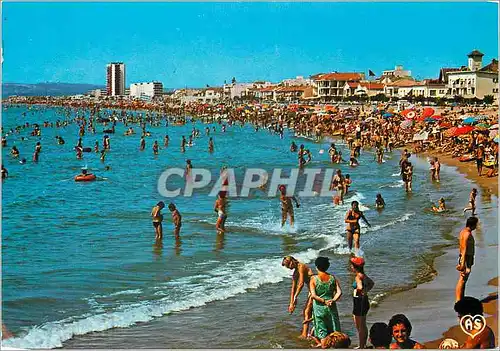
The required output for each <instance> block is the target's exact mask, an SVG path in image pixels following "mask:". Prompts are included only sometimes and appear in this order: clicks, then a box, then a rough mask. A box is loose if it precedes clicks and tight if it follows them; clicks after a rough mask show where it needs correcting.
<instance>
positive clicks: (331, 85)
mask: <svg viewBox="0 0 500 351" xmlns="http://www.w3.org/2000/svg"><path fill="white" fill-rule="evenodd" d="M364 78H365V74H364V73H356V72H352V73H351V72H349V73H339V72H333V73H326V74H319V75H315V76H313V78H312V79H313V81H314V85H313V88H314V89H313V91H314V95H315V96H316V97H318V98H320V99H321V100H323V101H331V100H334V99H336V98H342V97H344V87H345V85H346V83H348V82H351V83H359V82H360V81H362V80H364Z"/></svg>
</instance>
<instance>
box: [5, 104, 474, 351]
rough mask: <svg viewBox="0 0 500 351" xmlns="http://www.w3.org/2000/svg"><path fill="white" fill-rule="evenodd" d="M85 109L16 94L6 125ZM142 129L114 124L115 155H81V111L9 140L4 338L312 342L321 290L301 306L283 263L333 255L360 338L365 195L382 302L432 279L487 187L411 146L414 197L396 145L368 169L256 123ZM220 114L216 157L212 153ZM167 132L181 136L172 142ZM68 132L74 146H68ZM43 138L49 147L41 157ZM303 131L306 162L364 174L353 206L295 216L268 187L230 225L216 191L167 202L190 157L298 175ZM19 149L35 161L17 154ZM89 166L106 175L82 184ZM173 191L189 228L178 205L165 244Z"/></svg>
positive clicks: (325, 206)
mask: <svg viewBox="0 0 500 351" xmlns="http://www.w3.org/2000/svg"><path fill="white" fill-rule="evenodd" d="M79 113H80V115H81V114H82V113H83V112H79ZM85 113H86V114H88V112H85ZM135 113H136V114H137V113H140V112H135ZM143 113H144V112H143ZM75 115H76V112H75V111H72V112H71V115H70V116H69V117H68V116H66V115H65V114H64V110H63V109H62V108H57V107H54V108H52V107H43V106H33V107H26V106H23V105H18V106H4V107H3V111H2V125H3V131H4V133H5V132H7V131H8V130H9V129H10V128H15V127H16V126H18V125H23V124H25V123H26V122H29V123H30V124H33V123H38V124H40V125H41V124H42V123H43V122H44V121H51V122H55V121H56V120H58V119H59V120H64V119H66V118H70V119H71V118H74V117H75ZM188 119H189V118H188ZM129 126H132V127H134V128H135V130H136V132H137V134H135V135H133V136H124V132H125V130H126V129H127V128H128V127H126V126H124V124H123V123H118V124H117V126H116V133H115V134H109V135H110V140H111V149H110V151H109V153H108V154H107V156H106V160H105V162H101V161H100V159H99V154H96V153H94V152H89V153H84V158H83V159H82V160H78V159H76V157H75V152H74V146H75V145H76V144H77V141H78V138H79V136H78V126H77V125H76V124H75V123H72V124H70V125H68V126H66V127H60V128H55V127H46V128H44V127H42V128H41V129H42V133H41V136H40V137H33V136H31V135H30V132H31V130H32V129H31V128H26V129H23V130H22V131H21V132H19V133H13V134H10V135H9V136H7V146H6V147H3V148H2V163H3V165H4V166H5V167H6V168H7V170H8V172H9V177H8V178H7V179H5V180H4V181H3V183H2V321H3V323H4V324H5V326H6V327H7V328H8V330H9V331H11V332H12V333H13V334H14V335H15V337H14V338H11V339H7V340H3V341H2V345H3V346H4V347H15V348H36V349H40V348H42V349H51V348H69V349H77V348H85V349H88V348H99V349H110V348H134V349H136V348H159V349H162V348H302V347H308V342H306V341H301V340H298V338H297V336H298V335H299V334H300V330H301V321H302V317H301V312H302V307H303V305H304V303H305V301H306V297H307V292H306V290H307V288H304V291H303V292H302V294H301V295H300V297H299V304H298V307H297V310H296V311H295V312H294V313H293V314H290V313H288V311H287V307H288V302H289V294H290V286H291V274H292V272H291V271H290V270H288V269H286V268H284V267H282V266H281V261H282V258H283V257H284V256H285V255H293V256H294V257H296V258H297V259H299V260H300V261H303V262H305V263H308V264H310V265H311V267H314V260H315V259H316V258H317V257H318V256H326V257H328V258H329V259H330V262H331V266H330V269H329V272H330V273H332V274H334V275H335V276H336V277H337V278H338V279H339V280H340V283H341V287H342V290H343V296H342V298H341V299H340V300H339V301H338V303H337V305H338V309H339V313H340V316H341V323H342V329H343V331H344V332H346V333H347V334H349V335H350V336H351V338H352V339H353V342H354V344H356V342H357V341H356V340H357V336H356V329H355V326H354V325H353V322H352V315H351V311H352V298H351V293H352V288H351V285H352V282H353V274H352V273H351V272H350V271H349V264H348V262H349V261H348V260H349V257H350V256H349V250H348V247H347V242H346V239H345V223H344V217H345V214H346V212H347V210H348V209H349V207H350V203H351V201H354V200H357V201H359V202H360V204H361V210H363V211H364V214H365V216H366V218H367V219H368V221H369V222H370V223H371V225H372V226H371V227H367V226H366V225H365V224H364V223H361V227H362V229H361V238H360V241H361V250H362V254H363V256H364V258H365V259H366V262H367V263H366V269H365V270H366V273H367V274H368V275H369V276H370V277H371V278H372V279H373V280H374V281H375V287H374V289H373V290H372V291H371V292H370V300H371V303H372V309H373V308H376V307H377V305H378V304H380V303H383V299H384V297H385V296H388V295H389V294H393V293H396V292H398V291H401V290H405V289H410V288H412V287H414V286H415V285H416V284H418V283H421V282H424V281H428V280H430V279H432V277H433V275H434V274H435V270H434V267H433V258H434V257H435V256H436V255H438V254H439V253H440V248H444V247H447V246H450V245H456V233H453V230H455V229H456V228H457V225H459V224H463V223H464V220H465V217H464V216H463V214H462V209H463V207H464V205H465V204H466V203H467V196H468V192H469V191H470V188H471V186H472V183H471V182H470V181H468V180H467V179H465V178H464V177H463V176H462V175H460V174H458V173H457V172H456V170H455V169H454V168H451V167H446V166H443V171H442V176H441V178H442V180H441V183H431V181H430V175H429V163H428V160H427V159H426V158H422V157H417V156H413V155H412V157H411V158H410V161H412V163H413V165H414V177H413V192H412V193H406V192H405V190H404V187H403V183H402V181H401V177H400V174H399V166H398V161H399V159H400V154H401V151H399V150H394V151H393V152H390V153H386V155H385V156H384V162H383V163H382V164H378V163H376V162H375V154H374V152H373V151H374V150H364V151H362V153H361V156H360V158H359V161H360V165H359V166H358V167H356V168H351V167H349V166H348V164H347V163H342V164H335V165H333V164H331V163H330V161H329V158H328V152H327V150H328V148H329V146H330V143H331V142H334V143H335V144H336V146H337V148H339V149H340V150H342V153H343V155H344V158H347V156H348V155H349V150H348V149H347V146H346V145H345V144H344V143H343V142H342V141H341V140H332V139H328V138H323V139H321V140H319V141H317V140H313V139H310V138H304V137H300V136H296V135H295V134H294V132H293V131H291V130H288V131H286V133H285V135H284V137H283V138H280V137H279V136H278V135H276V134H274V133H271V132H269V131H268V130H267V129H259V130H258V131H255V128H254V127H253V126H251V125H249V124H246V125H244V126H241V125H239V124H238V125H233V126H227V129H226V131H225V132H222V128H221V125H220V124H217V123H212V124H203V123H201V122H200V121H194V120H193V121H192V122H191V121H190V122H189V123H187V124H186V125H183V126H174V125H172V124H170V125H169V126H168V127H166V126H165V124H164V123H162V124H161V126H157V127H151V126H148V127H147V130H148V131H150V132H151V136H150V137H146V149H145V150H144V151H140V150H139V142H140V133H139V132H140V128H139V127H138V126H137V125H129ZM207 126H208V127H210V130H211V132H210V136H211V137H213V140H214V144H215V152H214V153H209V152H208V136H206V135H205V128H206V127H207ZM109 127H110V126H109V124H108V125H107V126H103V125H97V127H96V133H95V134H89V133H88V132H86V134H85V136H83V138H82V139H83V145H84V147H92V148H93V145H94V143H95V141H99V145H100V147H102V139H103V136H104V133H103V130H104V129H108V128H109ZM214 127H215V129H216V131H213V128H214ZM193 128H198V129H200V131H201V136H200V137H199V138H196V139H195V140H194V144H193V146H192V147H188V148H187V149H186V152H185V153H181V150H180V141H181V138H182V136H186V138H188V136H189V134H190V133H191V131H192V129H193ZM166 134H168V135H169V137H170V144H169V146H168V147H164V146H163V138H164V136H165V135H166ZM56 135H58V136H62V137H63V138H64V139H65V141H66V143H65V144H64V145H58V144H57V143H56V139H55V137H56ZM22 138H24V140H23V139H22ZM155 140H157V141H158V143H159V144H160V151H159V155H157V156H155V155H153V151H152V144H153V142H154V141H155ZM38 141H40V142H41V145H42V152H41V154H40V159H39V162H38V163H34V162H32V160H31V158H32V154H33V150H34V147H35V144H36V142H38ZM292 141H295V143H297V144H299V145H300V144H304V145H305V147H306V148H308V149H309V150H310V151H311V153H312V155H313V159H312V162H311V163H310V164H308V166H307V168H322V169H324V170H327V169H334V170H335V169H341V170H342V172H343V174H350V176H351V178H352V180H353V183H352V186H351V191H350V194H349V195H348V196H347V198H346V201H345V204H344V205H339V206H334V205H333V203H332V198H331V197H319V196H318V197H302V198H300V197H299V201H300V202H301V206H300V208H296V209H295V219H296V225H295V227H294V228H291V227H290V226H288V225H286V226H285V227H283V228H281V226H280V216H281V212H280V203H279V198H278V197H277V196H272V197H269V196H267V194H265V193H263V192H262V191H260V192H259V191H257V190H256V191H252V192H251V193H250V196H249V197H235V198H230V199H229V211H228V219H227V223H226V227H227V231H226V233H225V234H217V232H216V230H215V222H216V213H215V212H214V210H213V206H214V202H215V198H214V197H213V196H210V195H209V192H210V190H211V189H201V190H199V191H195V192H194V193H193V196H191V197H184V196H179V197H176V198H164V197H162V195H161V194H160V193H159V191H158V181H159V179H160V176H161V174H162V173H163V172H164V171H165V170H167V169H169V168H172V167H179V168H183V167H184V166H185V161H186V159H190V160H191V161H192V164H193V166H194V167H197V168H205V169H209V170H211V171H212V173H213V174H217V175H218V170H220V168H221V166H227V167H230V168H234V169H235V170H236V174H237V176H238V175H239V176H241V174H243V172H244V171H245V169H247V168H263V169H266V170H268V171H272V170H273V169H281V170H282V171H283V174H290V173H289V172H290V171H291V170H292V169H294V168H296V167H297V161H298V160H297V155H296V154H295V153H292V152H290V144H291V142H292ZM13 145H16V146H17V148H18V149H19V151H20V154H21V156H20V157H21V158H22V157H25V158H26V159H27V163H26V164H20V163H19V159H14V158H12V156H10V149H11V147H12V146H13ZM322 150H323V151H322ZM82 167H87V168H88V170H89V172H92V173H94V174H95V175H96V176H97V180H96V181H94V182H75V181H74V176H75V175H76V174H78V173H80V170H81V168H82ZM303 176H304V175H303V174H301V175H299V178H300V179H303V178H301V177H303ZM183 182H184V180H183V179H181V178H180V177H179V178H177V179H174V180H172V184H173V185H179V186H182V184H183ZM377 193H381V194H382V196H383V197H384V199H385V202H386V204H387V206H386V208H385V209H384V210H382V211H377V210H375V208H374V203H375V197H376V194H377ZM441 197H444V198H445V200H446V203H447V205H448V207H449V211H448V212H446V213H441V214H436V213H432V211H430V208H431V207H432V204H436V203H437V201H438V199H439V198H441ZM158 201H165V202H166V203H167V204H168V203H169V202H174V203H175V204H176V205H177V207H178V209H179V211H180V212H181V214H182V221H183V225H182V230H181V233H180V240H175V238H174V236H173V231H172V229H173V225H172V221H171V218H170V214H169V213H168V210H166V209H165V210H164V211H163V212H164V216H165V221H164V225H163V230H164V239H163V246H158V245H155V244H154V228H153V226H152V223H151V216H150V212H151V209H152V207H153V206H154V205H155V204H156V203H157V202H158ZM401 312H404V311H401ZM385 322H387V321H385Z"/></svg>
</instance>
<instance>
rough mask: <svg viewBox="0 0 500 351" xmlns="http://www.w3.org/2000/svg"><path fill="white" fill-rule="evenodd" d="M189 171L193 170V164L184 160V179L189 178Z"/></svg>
mask: <svg viewBox="0 0 500 351" xmlns="http://www.w3.org/2000/svg"><path fill="white" fill-rule="evenodd" d="M191 169H193V164H192V163H191V160H186V169H185V171H184V176H185V177H186V178H188V177H189V176H191Z"/></svg>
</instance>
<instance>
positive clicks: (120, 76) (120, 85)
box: [106, 62, 125, 96]
mask: <svg viewBox="0 0 500 351" xmlns="http://www.w3.org/2000/svg"><path fill="white" fill-rule="evenodd" d="M106 93H107V95H109V96H119V95H125V64H124V63H123V62H111V63H108V65H107V66H106Z"/></svg>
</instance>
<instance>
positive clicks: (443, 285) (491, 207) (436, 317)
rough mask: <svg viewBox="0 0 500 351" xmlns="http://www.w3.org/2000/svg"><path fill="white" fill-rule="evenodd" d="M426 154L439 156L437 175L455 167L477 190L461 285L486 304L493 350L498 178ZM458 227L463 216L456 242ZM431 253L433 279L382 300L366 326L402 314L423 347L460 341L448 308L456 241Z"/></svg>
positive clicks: (454, 273) (454, 274)
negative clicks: (472, 244)
mask: <svg viewBox="0 0 500 351" xmlns="http://www.w3.org/2000/svg"><path fill="white" fill-rule="evenodd" d="M431 155H432V156H437V157H439V160H440V161H441V163H442V166H443V171H446V170H448V171H453V169H455V170H456V171H457V172H459V173H461V174H463V175H464V177H465V178H467V179H468V180H470V181H471V182H472V184H476V185H477V186H478V188H479V189H478V190H479V194H480V196H478V199H479V201H478V217H479V219H480V226H479V227H478V229H477V231H476V234H475V237H476V261H475V265H474V267H473V272H472V273H471V276H470V278H469V281H468V283H467V287H466V295H467V296H473V297H476V298H478V299H480V300H483V299H486V301H488V302H483V306H484V311H485V317H487V318H486V321H487V324H488V326H490V327H491V328H492V329H493V331H494V332H495V336H496V346H498V332H497V331H498V305H497V298H498V268H497V259H498V178H497V177H495V178H487V177H486V176H484V175H483V176H482V177H479V176H478V175H477V171H476V167H475V163H470V162H469V163H463V162H459V161H458V160H457V159H454V158H452V157H450V156H448V155H442V154H441V155H440V154H436V153H432V154H431ZM431 155H428V156H431ZM419 156H420V157H425V156H427V155H425V154H421V155H419ZM442 181H446V180H445V179H444V180H442ZM467 196H468V187H467V188H465V189H464V198H463V199H462V202H463V203H464V204H465V203H466V200H467ZM464 224H465V217H464V223H463V224H460V225H458V226H457V227H456V228H455V229H454V230H453V232H452V233H450V235H451V236H453V237H455V238H457V237H458V233H459V231H460V229H461V228H463V225H464ZM436 250H437V251H442V252H443V254H442V255H441V256H439V257H437V258H436V259H435V260H434V264H433V266H434V268H435V270H436V276H435V279H434V280H432V281H430V282H427V283H424V284H420V285H418V286H417V287H416V288H415V289H411V290H408V291H404V292H401V293H398V294H394V295H391V296H389V297H387V298H386V299H384V300H383V301H382V302H381V303H380V304H379V306H377V308H374V309H372V312H371V313H370V314H369V315H368V319H367V321H368V324H369V325H370V324H372V323H375V322H379V321H385V322H387V321H388V320H389V319H390V318H391V316H392V315H394V314H396V313H404V314H406V315H407V316H408V318H409V319H410V321H411V322H412V324H413V330H412V337H413V338H414V339H415V340H417V341H419V342H424V343H425V346H426V347H428V348H437V347H438V346H439V344H440V342H441V341H442V340H443V339H445V338H453V339H455V340H457V341H458V342H459V343H463V342H464V341H465V336H466V335H465V334H464V333H463V332H462V331H461V329H460V327H459V326H458V319H457V315H456V313H455V312H454V310H453V305H454V289H455V285H456V282H457V279H458V272H457V271H456V270H455V266H456V260H457V255H458V240H457V242H456V243H454V244H452V245H451V246H450V247H447V248H445V249H443V248H437V249H436Z"/></svg>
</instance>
